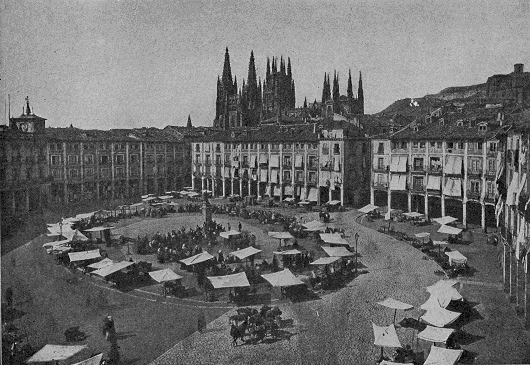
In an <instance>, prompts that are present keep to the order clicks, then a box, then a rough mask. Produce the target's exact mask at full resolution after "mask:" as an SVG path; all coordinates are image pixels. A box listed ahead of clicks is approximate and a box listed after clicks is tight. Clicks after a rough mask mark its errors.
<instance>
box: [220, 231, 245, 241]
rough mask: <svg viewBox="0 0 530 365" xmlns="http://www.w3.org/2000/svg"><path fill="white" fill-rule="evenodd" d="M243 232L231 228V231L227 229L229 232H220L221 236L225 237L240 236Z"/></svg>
mask: <svg viewBox="0 0 530 365" xmlns="http://www.w3.org/2000/svg"><path fill="white" fill-rule="evenodd" d="M240 234H241V232H239V231H235V230H233V229H232V230H230V231H227V232H221V233H219V236H221V237H223V238H227V239H228V238H230V237H231V236H238V235H240Z"/></svg>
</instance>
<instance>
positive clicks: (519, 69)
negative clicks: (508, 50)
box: [513, 63, 524, 74]
mask: <svg viewBox="0 0 530 365" xmlns="http://www.w3.org/2000/svg"><path fill="white" fill-rule="evenodd" d="M523 72H524V63H516V64H515V65H513V73H514V74H522V73H523Z"/></svg>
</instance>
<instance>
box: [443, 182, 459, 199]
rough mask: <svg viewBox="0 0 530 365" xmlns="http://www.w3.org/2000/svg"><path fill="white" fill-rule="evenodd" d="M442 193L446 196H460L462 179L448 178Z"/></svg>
mask: <svg viewBox="0 0 530 365" xmlns="http://www.w3.org/2000/svg"><path fill="white" fill-rule="evenodd" d="M442 194H444V195H447V196H457V197H460V196H462V180H461V179H459V178H448V179H447V181H446V182H445V185H444V189H443V192H442Z"/></svg>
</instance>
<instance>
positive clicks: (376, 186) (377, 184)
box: [372, 181, 388, 189]
mask: <svg viewBox="0 0 530 365" xmlns="http://www.w3.org/2000/svg"><path fill="white" fill-rule="evenodd" d="M372 186H373V187H374V189H388V182H379V181H374V182H373V183H372Z"/></svg>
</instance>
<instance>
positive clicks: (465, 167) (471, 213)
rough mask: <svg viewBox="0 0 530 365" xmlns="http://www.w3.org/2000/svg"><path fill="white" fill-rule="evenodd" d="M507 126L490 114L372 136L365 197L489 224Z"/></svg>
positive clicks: (409, 209) (430, 215)
mask: <svg viewBox="0 0 530 365" xmlns="http://www.w3.org/2000/svg"><path fill="white" fill-rule="evenodd" d="M507 128H508V127H507V126H506V125H500V123H498V122H497V121H495V120H493V121H490V122H488V121H477V120H459V121H456V122H450V121H444V119H441V121H438V122H437V123H435V124H429V125H423V126H419V125H417V124H416V123H412V124H410V125H408V126H406V127H405V128H403V129H402V130H400V131H398V132H396V133H392V134H390V135H387V136H385V137H379V138H378V137H374V138H372V140H371V150H372V151H371V152H372V156H373V157H372V182H371V193H370V201H371V203H372V204H375V205H386V206H388V207H391V208H392V209H400V210H403V211H407V212H412V211H416V212H420V213H423V214H425V216H426V217H427V218H428V219H429V218H437V217H441V216H445V215H451V216H454V217H456V218H458V219H459V220H461V221H462V222H463V224H464V226H466V225H467V224H468V223H473V224H479V225H481V226H482V228H484V229H486V226H495V203H496V200H495V199H496V191H497V187H496V180H497V173H498V171H497V168H498V165H499V163H500V162H499V156H498V151H499V143H500V138H501V137H502V135H503V133H504V132H505V131H506V129H507Z"/></svg>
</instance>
